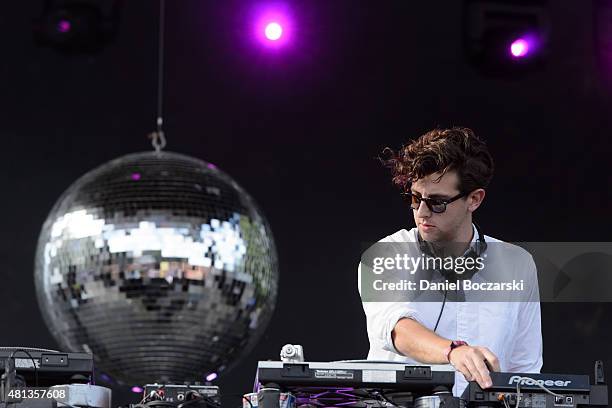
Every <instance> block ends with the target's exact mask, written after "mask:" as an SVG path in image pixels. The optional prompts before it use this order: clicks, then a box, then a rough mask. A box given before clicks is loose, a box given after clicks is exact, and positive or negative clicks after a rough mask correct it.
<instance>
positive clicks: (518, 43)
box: [510, 38, 530, 58]
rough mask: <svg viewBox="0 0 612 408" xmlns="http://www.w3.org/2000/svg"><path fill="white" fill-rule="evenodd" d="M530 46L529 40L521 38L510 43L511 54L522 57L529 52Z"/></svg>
mask: <svg viewBox="0 0 612 408" xmlns="http://www.w3.org/2000/svg"><path fill="white" fill-rule="evenodd" d="M529 48H530V47H529V42H528V41H527V40H525V39H524V38H519V39H517V40H514V41H513V42H512V44H510V54H512V56H513V57H514V58H522V57H525V56H526V55H527V54H529V51H530V49H529Z"/></svg>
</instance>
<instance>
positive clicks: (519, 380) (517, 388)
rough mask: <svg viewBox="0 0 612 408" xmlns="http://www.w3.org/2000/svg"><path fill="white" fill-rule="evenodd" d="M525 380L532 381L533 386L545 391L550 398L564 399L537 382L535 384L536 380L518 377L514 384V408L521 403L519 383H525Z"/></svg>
mask: <svg viewBox="0 0 612 408" xmlns="http://www.w3.org/2000/svg"><path fill="white" fill-rule="evenodd" d="M525 380H531V381H533V383H534V385H537V386H538V387H540V388H541V389H543V390H544V391H546V392H547V393H549V394H550V395H552V396H555V397H560V398H565V395H561V394H557V393H554V392H552V391H551V390H549V389H548V388H546V387H545V386H544V385H542V384H540V383H539V382H537V381H536V380H534V379H533V378H531V377H520V378H519V379H518V382H517V383H516V404H515V407H516V408H518V406H519V403H520V402H521V381H525Z"/></svg>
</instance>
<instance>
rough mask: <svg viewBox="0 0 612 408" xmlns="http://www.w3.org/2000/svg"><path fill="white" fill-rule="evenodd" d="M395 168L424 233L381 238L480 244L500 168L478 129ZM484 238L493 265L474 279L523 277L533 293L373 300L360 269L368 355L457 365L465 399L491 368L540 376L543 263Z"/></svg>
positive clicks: (408, 152) (414, 151) (431, 135)
mask: <svg viewBox="0 0 612 408" xmlns="http://www.w3.org/2000/svg"><path fill="white" fill-rule="evenodd" d="M386 164H387V165H388V166H389V167H390V168H391V170H392V173H393V182H394V184H396V185H398V186H399V187H400V188H401V189H402V190H403V194H405V195H406V196H407V197H408V198H409V199H410V202H411V208H412V213H413V217H414V222H415V224H416V228H413V229H411V230H410V231H407V230H405V229H402V230H400V231H398V232H396V233H395V234H392V235H390V236H388V237H386V238H384V239H383V240H381V241H380V242H385V243H387V242H391V243H402V242H403V243H407V242H412V243H416V242H420V243H421V244H423V243H424V244H427V245H433V246H432V248H435V247H436V245H438V246H437V247H438V248H440V247H441V246H442V247H444V246H445V245H447V243H454V244H455V245H454V246H453V247H452V255H453V256H454V257H457V256H461V255H462V254H464V256H465V254H467V253H469V251H471V250H475V249H477V248H479V247H478V245H479V242H480V240H479V234H480V231H479V230H478V229H477V227H476V226H475V225H474V224H473V222H472V217H473V213H474V212H475V211H476V209H478V207H479V206H480V205H481V204H482V202H483V200H484V198H485V194H486V192H485V188H486V187H487V186H488V184H489V182H490V181H491V178H492V176H493V167H494V166H493V160H492V158H491V155H490V154H489V152H488V150H487V147H486V145H485V144H484V142H483V141H482V140H480V139H479V138H478V137H476V136H475V134H474V133H473V132H472V131H471V130H470V129H467V128H452V129H436V130H432V131H430V132H428V133H426V134H424V135H422V136H421V137H420V138H418V139H417V140H415V141H413V142H412V143H410V144H408V145H407V146H404V147H403V148H402V149H401V150H400V151H399V152H397V154H396V153H394V152H391V157H390V158H389V159H388V160H387V161H386ZM481 238H482V240H484V242H486V246H485V247H484V253H485V254H486V255H484V256H485V257H486V259H487V264H488V265H487V269H486V272H485V271H482V272H478V273H475V274H474V275H473V277H471V280H473V281H484V280H503V279H504V278H505V277H507V276H510V275H512V276H519V277H520V279H522V280H524V281H525V287H526V288H525V289H524V290H523V292H524V293H522V294H521V297H520V301H514V302H495V301H494V302H492V301H490V298H489V299H488V301H482V302H446V300H447V299H446V294H447V293H446V292H445V294H444V299H440V300H441V301H435V302H416V301H405V302H398V301H393V302H389V301H370V300H364V293H363V288H362V281H361V278H362V263H360V268H359V290H360V294H361V295H362V301H363V308H364V311H365V314H366V319H367V327H368V338H369V340H370V352H369V354H368V359H372V360H391V361H402V362H407V363H417V364H418V363H421V364H452V366H453V367H454V368H455V369H456V370H457V374H456V376H455V387H454V388H453V394H454V395H455V396H461V394H462V392H463V390H464V389H465V387H466V386H467V381H477V382H478V384H479V385H480V386H481V387H482V388H487V387H489V386H491V378H490V375H489V372H490V370H493V371H505V372H522V373H529V372H532V373H533V372H540V369H541V367H542V334H541V322H540V305H539V292H538V285H537V273H536V268H535V264H534V262H533V259H532V257H531V255H530V254H529V253H527V252H526V251H524V250H523V249H521V248H519V247H517V246H514V245H510V244H506V243H503V242H501V241H500V240H497V239H495V238H492V237H490V236H488V235H483V236H482V237H481ZM457 243H459V246H457V245H456V244H457ZM461 243H463V244H461ZM420 248H424V247H423V246H421V247H420ZM480 251H481V252H482V248H481V249H480ZM447 253H448V252H447ZM477 255H479V256H482V255H483V254H482V253H477ZM489 265H495V267H491V268H489ZM453 273H454V272H453ZM402 299H403V298H402ZM466 299H467V298H466ZM481 299H484V298H481Z"/></svg>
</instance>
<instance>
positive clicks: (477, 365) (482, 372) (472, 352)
mask: <svg viewBox="0 0 612 408" xmlns="http://www.w3.org/2000/svg"><path fill="white" fill-rule="evenodd" d="M449 360H450V363H451V364H452V365H453V367H455V369H457V370H458V371H460V372H461V373H462V374H463V376H464V377H465V379H466V380H467V381H476V382H477V383H478V385H480V388H483V389H484V388H488V387H490V386H491V385H492V383H491V376H490V375H489V368H487V365H488V366H489V367H490V368H491V370H492V371H500V368H499V360H498V359H497V356H496V355H495V354H493V353H492V352H491V351H490V350H489V349H488V348H486V347H480V346H468V345H463V346H459V347H457V348H455V349H453V350H452V351H451V352H450V356H449Z"/></svg>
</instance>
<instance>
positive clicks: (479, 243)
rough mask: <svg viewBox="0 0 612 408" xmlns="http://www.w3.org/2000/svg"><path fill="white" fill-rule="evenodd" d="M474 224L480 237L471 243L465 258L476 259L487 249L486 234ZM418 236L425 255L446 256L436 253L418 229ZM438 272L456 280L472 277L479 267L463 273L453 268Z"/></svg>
mask: <svg viewBox="0 0 612 408" xmlns="http://www.w3.org/2000/svg"><path fill="white" fill-rule="evenodd" d="M474 226H475V227H476V232H477V233H478V239H477V240H476V243H475V244H474V245H473V246H472V245H470V248H469V250H468V251H467V253H466V254H465V255H463V258H473V259H476V258H479V257H480V256H482V254H484V252H485V251H486V250H487V242H486V241H485V238H484V235H483V234H482V232H481V231H480V228H479V227H478V225H476V223H474ZM417 238H418V242H419V248H420V249H421V251H422V252H423V253H424V254H425V255H429V256H432V257H438V256H441V257H442V258H444V256H442V255H439V254H436V251H435V249H434V246H433V245H432V243H431V242H427V241H425V240H423V238H422V237H421V234H419V232H418V230H417ZM438 272H440V274H442V276H443V277H444V278H445V279H446V280H448V281H453V282H454V281H456V280H457V279H472V277H473V276H474V274H475V273H476V272H478V269H477V268H473V269H472V270H466V271H465V272H464V273H461V274H459V273H457V272H455V271H454V270H452V269H444V268H442V269H440V270H438Z"/></svg>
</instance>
